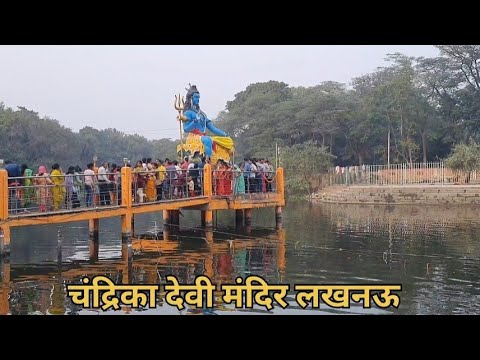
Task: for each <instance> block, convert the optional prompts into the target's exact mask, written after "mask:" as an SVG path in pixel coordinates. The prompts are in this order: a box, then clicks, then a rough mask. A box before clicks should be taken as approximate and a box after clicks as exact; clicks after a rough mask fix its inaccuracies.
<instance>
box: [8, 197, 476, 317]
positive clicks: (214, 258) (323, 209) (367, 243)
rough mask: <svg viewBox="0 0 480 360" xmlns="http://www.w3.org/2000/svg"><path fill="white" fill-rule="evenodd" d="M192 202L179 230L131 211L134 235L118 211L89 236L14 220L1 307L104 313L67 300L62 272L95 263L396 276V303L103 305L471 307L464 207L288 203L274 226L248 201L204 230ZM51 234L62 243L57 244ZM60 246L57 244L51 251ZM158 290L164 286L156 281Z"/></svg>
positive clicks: (286, 275) (227, 275)
mask: <svg viewBox="0 0 480 360" xmlns="http://www.w3.org/2000/svg"><path fill="white" fill-rule="evenodd" d="M197 215H198V214H197V213H195V212H191V213H190V212H188V211H186V212H184V214H182V216H183V217H182V219H181V225H182V230H181V231H178V229H175V228H172V229H170V230H169V231H166V232H162V231H161V228H160V226H159V225H158V224H161V214H160V215H152V214H149V215H144V216H139V217H137V218H136V219H135V230H136V231H137V236H139V235H141V234H142V235H143V236H144V237H148V239H135V240H134V241H133V243H132V244H131V246H128V245H126V244H121V241H120V238H121V236H120V233H119V229H120V221H119V219H108V220H102V221H101V224H100V243H95V242H91V241H89V240H88V227H87V224H83V223H74V224H66V225H63V226H41V227H31V228H19V229H14V231H12V235H13V241H12V256H11V258H10V260H9V261H6V260H3V261H0V269H1V282H0V314H7V313H10V314H104V313H103V312H102V311H101V310H99V311H97V310H84V309H81V308H80V307H78V306H77V305H75V304H72V303H71V301H70V300H69V298H68V297H67V296H66V293H65V284H68V283H78V282H79V280H80V279H81V278H82V277H83V276H85V275H88V276H94V275H106V276H108V277H110V278H111V279H112V280H114V281H115V282H116V283H118V284H128V283H132V284H152V283H159V282H161V283H162V284H164V283H165V278H166V276H167V275H175V276H177V278H178V279H179V281H180V282H181V283H193V281H194V279H195V277H196V276H197V275H201V274H205V275H207V276H209V277H210V278H211V279H212V282H213V283H214V284H222V283H233V282H234V279H235V278H236V277H237V276H242V277H246V276H248V275H260V276H262V277H263V278H264V279H265V280H267V281H268V282H269V283H287V284H290V285H291V288H292V289H293V285H294V284H301V283H303V284H306V283H315V284H322V283H336V284H339V283H351V284H371V283H388V284H402V285H403V291H402V293H401V294H400V297H401V304H400V307H399V309H398V310H396V309H388V310H381V309H363V308H362V307H361V305H355V306H352V307H351V308H350V309H340V310H335V309H331V308H326V307H322V306H321V308H320V309H316V310H313V309H311V308H307V309H305V310H302V309H300V308H299V306H298V305H297V304H296V302H295V301H294V294H293V293H291V294H289V295H288V296H287V298H286V301H287V302H288V303H289V307H288V308H287V309H285V310H283V309H281V308H279V307H278V306H277V307H275V309H274V310H273V311H271V312H268V311H266V310H265V309H264V308H261V307H255V308H254V309H250V310H247V309H234V308H233V306H231V305H229V304H228V305H226V304H223V303H222V302H221V297H220V294H217V296H216V299H215V307H214V309H189V308H188V307H187V308H186V309H185V310H183V311H181V312H180V311H178V310H177V309H176V308H175V307H171V306H169V305H167V304H165V302H164V295H165V294H163V293H162V292H160V294H159V298H158V302H157V303H158V307H157V308H156V309H148V310H135V309H130V308H128V307H123V308H122V310H121V311H117V312H114V311H108V312H106V314H135V313H139V312H140V313H143V314H179V313H181V314H235V315H237V314H245V313H249V314H250V313H253V314H337V313H340V314H345V313H346V314H352V313H353V314H364V313H370V314H475V313H480V311H479V310H478V309H479V308H480V241H479V237H480V221H479V218H478V215H477V210H476V209H475V208H468V207H460V208H458V207H450V208H449V207H418V206H417V207H415V206H413V207H412V206H401V207H382V206H366V205H364V206H359V205H348V206H347V205H336V204H309V203H293V202H292V203H289V204H288V206H287V207H286V208H285V213H284V229H283V230H275V229H274V219H275V218H274V212H273V210H272V209H262V210H259V211H256V212H254V218H253V227H251V228H247V229H245V228H239V227H237V228H236V227H234V226H231V225H232V224H235V219H234V214H232V213H229V212H224V213H223V212H219V213H218V216H217V217H216V218H215V219H214V221H215V230H214V231H209V232H205V231H203V230H201V229H198V228H196V226H198V225H199V223H200V221H199V219H197ZM59 245H61V246H59ZM59 249H61V251H58V250H59ZM162 290H163V287H162Z"/></svg>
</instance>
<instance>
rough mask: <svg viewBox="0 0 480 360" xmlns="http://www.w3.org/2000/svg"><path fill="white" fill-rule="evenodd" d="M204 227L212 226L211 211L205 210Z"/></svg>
mask: <svg viewBox="0 0 480 360" xmlns="http://www.w3.org/2000/svg"><path fill="white" fill-rule="evenodd" d="M205 228H213V211H212V210H205Z"/></svg>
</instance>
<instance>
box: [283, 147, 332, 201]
mask: <svg viewBox="0 0 480 360" xmlns="http://www.w3.org/2000/svg"><path fill="white" fill-rule="evenodd" d="M280 159H281V165H282V166H283V167H284V169H285V188H286V190H287V192H289V193H293V194H299V193H301V194H306V193H308V194H311V193H312V192H313V191H314V188H313V186H312V183H313V180H314V179H315V177H316V176H317V175H318V174H319V173H322V172H326V171H327V170H328V169H329V168H330V167H331V166H332V164H333V162H332V161H333V159H334V156H333V155H331V154H330V153H329V152H328V150H327V148H326V147H324V146H319V145H318V144H315V143H313V142H307V143H304V144H296V145H293V146H290V147H288V148H284V149H282V152H281V156H280Z"/></svg>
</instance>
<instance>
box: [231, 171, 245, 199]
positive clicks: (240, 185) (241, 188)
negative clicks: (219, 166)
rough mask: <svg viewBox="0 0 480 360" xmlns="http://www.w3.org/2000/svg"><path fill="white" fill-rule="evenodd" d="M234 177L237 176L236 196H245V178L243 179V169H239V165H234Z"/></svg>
mask: <svg viewBox="0 0 480 360" xmlns="http://www.w3.org/2000/svg"><path fill="white" fill-rule="evenodd" d="M234 169H235V171H234V175H235V190H234V194H235V195H243V194H245V178H244V177H243V172H242V169H240V168H239V167H238V165H236V164H235V165H234Z"/></svg>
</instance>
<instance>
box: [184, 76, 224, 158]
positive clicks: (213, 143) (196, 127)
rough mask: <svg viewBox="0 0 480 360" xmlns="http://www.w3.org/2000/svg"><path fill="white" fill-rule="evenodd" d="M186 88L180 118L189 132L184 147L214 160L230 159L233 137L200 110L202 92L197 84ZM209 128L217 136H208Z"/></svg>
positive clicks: (185, 129) (185, 130)
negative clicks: (216, 125)
mask: <svg viewBox="0 0 480 360" xmlns="http://www.w3.org/2000/svg"><path fill="white" fill-rule="evenodd" d="M186 90H187V95H186V100H185V105H184V108H183V117H181V118H180V119H181V120H182V121H184V126H183V130H184V132H185V133H188V136H187V140H186V143H185V144H184V145H183V147H184V149H185V150H186V151H190V152H191V153H193V152H194V151H200V152H202V153H204V154H205V155H206V156H207V157H210V158H212V161H214V162H215V161H216V160H218V159H223V160H226V161H228V160H229V159H230V153H231V152H232V151H233V140H232V138H230V137H229V136H228V134H227V133H226V132H225V131H223V130H221V129H219V128H217V127H215V125H214V124H213V122H212V120H210V119H209V118H208V117H207V115H206V114H205V113H204V112H203V111H202V110H200V92H199V91H198V90H197V86H196V85H191V86H190V88H189V89H186ZM207 130H209V131H210V132H211V133H212V134H213V135H215V136H208V135H207ZM199 137H200V142H199V139H198V138H199ZM202 145H203V146H202ZM201 147H203V149H201ZM202 150H203V151H202Z"/></svg>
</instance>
